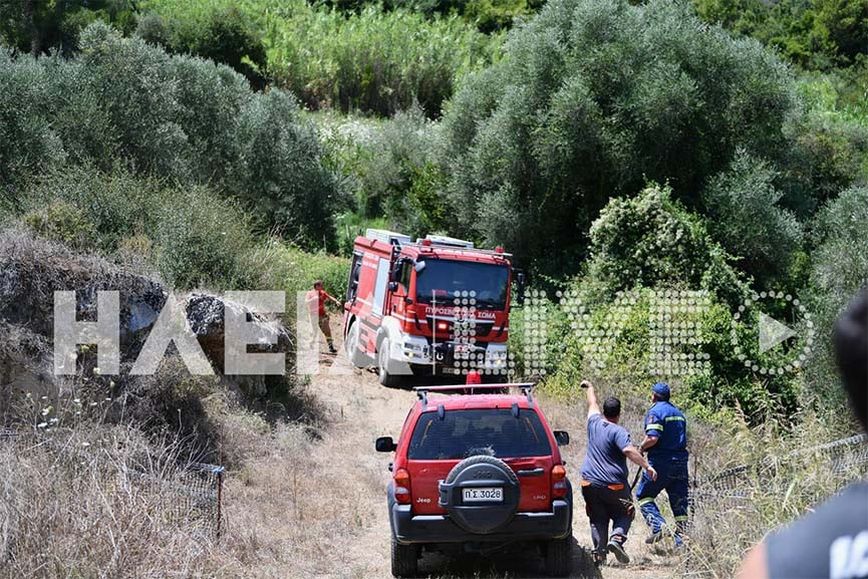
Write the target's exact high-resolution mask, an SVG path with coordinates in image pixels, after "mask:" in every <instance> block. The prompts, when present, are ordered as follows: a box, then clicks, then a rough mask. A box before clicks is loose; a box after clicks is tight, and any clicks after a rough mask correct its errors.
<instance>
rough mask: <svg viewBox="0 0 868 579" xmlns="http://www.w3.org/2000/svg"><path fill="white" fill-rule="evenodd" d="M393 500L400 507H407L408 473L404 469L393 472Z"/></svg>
mask: <svg viewBox="0 0 868 579" xmlns="http://www.w3.org/2000/svg"><path fill="white" fill-rule="evenodd" d="M393 480H394V481H395V500H396V501H397V502H398V503H400V504H402V505H409V504H410V502H411V499H410V473H409V472H407V469H405V468H399V469H398V470H397V471H396V472H395V477H394V479H393Z"/></svg>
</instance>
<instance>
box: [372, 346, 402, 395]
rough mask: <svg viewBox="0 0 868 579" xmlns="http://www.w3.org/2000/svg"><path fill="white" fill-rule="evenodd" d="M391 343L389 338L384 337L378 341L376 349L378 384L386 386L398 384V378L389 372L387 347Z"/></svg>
mask: <svg viewBox="0 0 868 579" xmlns="http://www.w3.org/2000/svg"><path fill="white" fill-rule="evenodd" d="M391 346H392V344H391V342H390V341H389V338H384V339H383V341H382V342H380V347H379V348H378V349H377V367H378V372H377V373H378V375H379V378H380V384H382V385H383V386H386V387H388V388H394V387H395V386H397V385H398V379H397V377H396V376H395V375H394V374H390V373H389V348H391Z"/></svg>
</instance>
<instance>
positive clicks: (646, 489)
mask: <svg viewBox="0 0 868 579" xmlns="http://www.w3.org/2000/svg"><path fill="white" fill-rule="evenodd" d="M648 462H649V463H651V466H652V467H654V470H656V471H657V480H656V481H652V480H651V479H650V478H649V477H648V475H647V474H646V473H642V480H641V481H639V486H638V487H637V488H636V500H637V502H638V503H639V510H640V511H641V512H642V516H643V517H644V518H645V522H646V523H648V526H649V527H650V528H651V532H652V533H658V532H660V531H661V530H662V529H663V526H664V525H665V524H666V521H665V519H664V518H663V515H661V514H660V509H659V508H657V503H656V502H655V499H656V498H657V495H659V494H660V492H661V491H663V490H665V491H666V494H667V495H669V506H670V507H672V514H673V515H675V527H676V538H677V537H678V536H680V535H682V534H683V533H684V532H685V530H686V528H687V500H688V499H687V493H688V491H689V484H688V483H689V480H688V475H687V457H686V456H683V455H682V456H672V455H657V456H655V455H653V454H651V455H649V456H648Z"/></svg>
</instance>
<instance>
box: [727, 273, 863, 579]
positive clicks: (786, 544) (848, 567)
mask: <svg viewBox="0 0 868 579" xmlns="http://www.w3.org/2000/svg"><path fill="white" fill-rule="evenodd" d="M835 349H836V353H837V357H838V366H839V367H840V369H841V377H842V378H843V381H844V386H845V388H846V389H847V394H848V396H849V399H850V406H851V408H852V410H853V412H854V414H855V415H856V418H858V419H859V422H860V423H861V425H862V428H863V429H865V430H866V431H868V288H865V289H863V290H862V292H861V294H860V295H859V297H858V298H857V299H856V300H855V301H854V302H853V304H851V306H850V307H849V309H848V310H847V311H846V312H845V313H844V315H843V316H842V317H841V319H840V320H838V324H837V326H836V327H835ZM769 578H770V579H860V578H861V579H865V578H868V483H865V482H860V483H856V484H852V485H850V486H848V487H847V488H846V489H844V491H843V492H841V493H840V494H838V495H837V496H835V497H833V498H831V499H829V500H828V501H826V502H825V503H824V504H822V505H821V506H819V507H817V509H816V510H814V511H813V512H812V513H810V514H808V515H806V516H804V517H802V518H801V519H799V520H797V521H796V522H794V523H792V524H791V525H789V526H788V527H785V528H784V529H781V530H779V531H777V532H775V533H772V534H771V535H769V536H768V537H767V538H766V539H765V540H764V541H763V542H762V543H760V544H759V545H757V546H756V547H755V548H754V549H753V550H752V551H751V552H750V553H749V554H748V556H747V558H746V559H745V560H744V563H743V564H742V568H741V571H740V572H739V579H769Z"/></svg>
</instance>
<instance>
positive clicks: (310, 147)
mask: <svg viewBox="0 0 868 579" xmlns="http://www.w3.org/2000/svg"><path fill="white" fill-rule="evenodd" d="M0 61H2V66H3V68H4V71H5V72H4V74H3V75H2V78H0V89H2V92H0V121H2V122H0V138H2V142H0V179H2V182H3V185H2V189H0V194H2V196H3V198H4V204H6V205H10V206H13V207H20V206H21V204H22V202H23V196H22V195H23V186H24V184H25V183H26V182H27V181H28V180H29V176H30V175H32V174H34V173H46V172H50V171H51V170H53V169H57V168H60V167H63V166H65V165H67V164H68V165H78V164H85V165H87V164H93V165H94V166H95V167H96V168H98V169H100V170H102V171H103V172H110V171H112V170H113V168H114V167H115V166H116V165H119V164H120V165H124V166H126V167H128V168H129V169H130V170H131V171H132V172H133V173H135V174H137V175H158V176H159V177H160V178H161V179H165V180H166V181H167V182H173V183H178V184H180V185H182V186H185V187H189V186H195V185H203V184H207V185H208V186H211V187H214V188H215V189H216V190H217V192H218V193H219V194H221V195H223V196H227V197H228V196H231V197H235V198H237V199H240V200H241V201H243V202H244V204H245V207H246V209H248V210H249V211H250V213H251V214H252V215H253V216H254V218H255V221H256V223H257V225H258V226H260V227H261V228H268V227H274V228H277V229H279V230H281V231H282V232H283V233H284V234H285V235H286V236H287V237H290V238H292V239H294V240H296V241H297V242H298V243H299V244H302V245H304V246H307V247H324V246H328V247H332V246H333V243H334V229H333V225H332V222H331V215H332V213H333V212H335V211H336V210H337V209H338V208H340V207H341V205H342V192H341V190H340V189H339V185H340V184H339V182H338V181H337V180H336V179H335V178H334V175H333V174H332V172H331V171H329V170H328V169H326V168H325V167H324V166H323V162H322V151H321V148H320V145H319V143H318V141H317V138H316V135H315V133H314V130H313V128H312V127H311V125H310V124H309V123H308V122H307V121H306V120H304V119H302V118H301V116H300V114H299V111H298V107H297V106H296V105H295V102H294V101H293V99H292V97H290V96H289V95H287V94H286V93H283V92H282V91H279V90H271V91H269V92H268V93H265V94H261V93H254V92H253V91H251V89H250V88H249V86H248V83H247V82H246V81H245V80H244V78H243V77H241V76H240V75H238V74H237V73H235V72H233V71H232V70H231V69H229V68H227V67H224V66H219V65H218V66H215V65H214V64H213V63H211V62H209V61H205V60H201V59H198V58H191V57H186V56H169V55H167V54H166V53H165V52H164V51H163V50H161V49H159V48H156V47H154V46H149V45H148V44H146V43H145V42H144V41H142V40H141V39H125V38H121V37H120V36H119V35H118V34H117V33H116V32H115V31H113V30H112V29H111V28H109V27H108V26H106V25H105V24H102V23H95V24H93V25H91V26H89V27H88V28H87V29H86V30H85V31H84V32H83V33H82V35H81V55H80V57H79V58H77V59H72V60H66V59H61V58H60V57H45V58H41V59H39V60H38V61H36V60H34V59H32V58H30V57H26V56H19V57H17V58H12V57H10V56H9V55H8V54H7V53H5V52H3V53H2V54H0Z"/></svg>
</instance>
